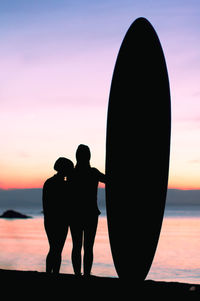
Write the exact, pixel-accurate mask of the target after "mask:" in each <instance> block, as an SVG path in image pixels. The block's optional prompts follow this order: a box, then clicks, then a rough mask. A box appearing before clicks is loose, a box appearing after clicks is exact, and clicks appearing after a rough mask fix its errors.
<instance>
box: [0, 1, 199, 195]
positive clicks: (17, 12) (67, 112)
mask: <svg viewBox="0 0 200 301" xmlns="http://www.w3.org/2000/svg"><path fill="white" fill-rule="evenodd" d="M141 16H143V17H146V18H147V19H148V20H149V21H150V22H151V23H152V25H153V26H154V28H155V30H156V31H157V34H158V36H159V38H160V41H161V44H162V46H163V50H164V53H165V58H166V62H167V66H168V73H169V79H170V87H171V100H172V140H171V160H170V177H169V187H171V188H180V189H200V1H199V0H196V1H194V0H190V1H184V0H164V1H162V0H154V1H150V0H149V1H148V0H139V1H133V0H132V1H129V0H119V1H118V0H101V1H89V0H86V1H84V0H69V1H67V0H34V1H27V0H1V1H0V45H1V46H0V66H1V68H0V129H1V130H0V140H1V147H0V188H6V189H7V188H31V187H42V185H43V182H44V180H45V179H46V178H48V177H50V176H51V175H52V174H54V170H53V164H54V162H55V160H56V159H57V158H58V157H59V156H65V157H68V158H70V159H71V160H72V161H73V162H74V163H75V151H76V148H77V146H78V144H80V143H84V144H88V145H89V146H90V148H91V152H92V159H91V165H93V166H95V167H97V168H98V169H99V170H101V171H102V172H104V171H105V137H106V114H107V104H108V97H109V89H110V83H111V78H112V73H113V68H114V64H115V61H116V57H117V53H118V50H119V47H120V45H121V42H122V39H123V37H124V35H125V33H126V31H127V29H128V28H129V26H130V25H131V23H132V22H133V21H134V20H135V19H136V18H138V17H141Z"/></svg>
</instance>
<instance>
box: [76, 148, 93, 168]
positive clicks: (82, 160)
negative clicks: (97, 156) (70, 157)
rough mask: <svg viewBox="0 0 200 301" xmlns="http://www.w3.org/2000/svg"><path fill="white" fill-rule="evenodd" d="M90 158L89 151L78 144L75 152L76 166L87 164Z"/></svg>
mask: <svg viewBox="0 0 200 301" xmlns="http://www.w3.org/2000/svg"><path fill="white" fill-rule="evenodd" d="M90 158H91V153H90V149H89V147H88V146H87V145H84V144H80V145H79V146H78V148H77V150H76V160H77V164H84V165H85V164H89V162H90Z"/></svg>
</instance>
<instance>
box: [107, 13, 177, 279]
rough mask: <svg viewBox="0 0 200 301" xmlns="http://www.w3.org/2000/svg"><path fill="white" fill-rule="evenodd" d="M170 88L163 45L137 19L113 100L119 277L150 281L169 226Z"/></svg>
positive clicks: (111, 161)
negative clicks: (163, 229) (163, 233)
mask: <svg viewBox="0 0 200 301" xmlns="http://www.w3.org/2000/svg"><path fill="white" fill-rule="evenodd" d="M170 132H171V107H170V88H169V79H168V72H167V66H166V62H165V57H164V53H163V50H162V47H161V44H160V41H159V38H158V36H157V34H156V32H155V30H154V28H153V27H152V25H151V24H150V22H149V21H148V20H146V19H145V18H138V19H136V20H135V21H134V22H133V23H132V25H131V26H130V28H129V29H128V31H127V33H126V35H125V37H124V40H123V42H122V45H121V47H120V50H119V53H118V56H117V60H116V64H115V68H114V72H113V77H112V82H111V88H110V95H109V103H108V112H107V135H106V175H107V179H108V180H107V183H106V208H107V220H108V231H109V239H110V245H111V251H112V256H113V261H114V265H115V268H116V271H117V273H118V276H119V278H127V279H135V280H141V281H142V280H144V279H145V278H146V276H147V274H148V272H149V269H150V267H151V264H152V261H153V258H154V255H155V251H156V248H157V244H158V240H159V235H160V230H161V226H162V220H163V214H164V208H165V200H166V193H167V185H168V171H169V156H170Z"/></svg>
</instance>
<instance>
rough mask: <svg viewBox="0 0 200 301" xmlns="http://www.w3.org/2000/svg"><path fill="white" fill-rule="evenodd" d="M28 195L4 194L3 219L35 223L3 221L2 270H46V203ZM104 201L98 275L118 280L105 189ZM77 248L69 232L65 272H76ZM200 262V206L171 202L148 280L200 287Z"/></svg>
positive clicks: (0, 197)
mask: <svg viewBox="0 0 200 301" xmlns="http://www.w3.org/2000/svg"><path fill="white" fill-rule="evenodd" d="M28 193H29V194H30V191H28V190H26V191H25V197H24V199H23V195H24V194H22V191H21V197H20V192H19V191H18V194H16V191H12V193H10V195H12V197H10V196H8V195H7V196H6V194H5V191H3V192H2V194H1V191H0V214H1V213H2V212H3V211H5V210H7V209H14V210H18V211H19V212H21V213H25V214H28V215H31V216H32V218H31V219H3V218H1V219H0V268H1V269H12V270H16V269H18V270H31V271H42V272H43V271H45V259H46V255H47V252H48V241H47V238H46V233H45V231H44V226H43V214H42V212H41V210H42V207H41V200H39V199H37V201H35V202H34V201H31V202H30V201H27V200H26V198H27V195H28ZM34 193H36V194H37V197H38V196H41V191H40V190H37V191H35V190H34V192H33V191H32V194H34ZM3 194H4V195H3ZM8 194H9V193H8ZM34 197H36V196H34ZM34 197H33V199H34ZM98 197H99V208H100V210H101V212H102V213H101V215H100V218H99V224H98V229H97V235H96V239H95V246H94V263H93V268H92V274H94V275H97V276H110V277H117V274H116V271H115V268H114V264H113V261H112V255H111V250H110V244H109V238H108V229H107V219H106V211H105V193H104V190H103V189H101V190H99V194H98ZM15 198H16V199H15ZM19 199H20V200H21V201H19ZM30 199H31V196H30V195H29V200H30ZM17 200H18V201H17ZM168 203H169V204H168ZM71 249H72V240H71V234H70V231H69V233H68V236H67V240H66V243H65V247H64V249H63V253H62V266H61V272H62V273H73V269H72V265H71ZM199 263H200V204H198V202H193V203H192V204H190V205H188V204H186V202H184V204H182V205H181V204H180V203H178V205H177V204H174V205H172V204H171V202H170V201H169V202H167V205H166V209H165V215H164V219H163V225H162V229H161V234H160V239H159V243H158V247H157V250H156V254H155V257H154V260H153V263H152V266H151V269H150V271H149V273H148V275H147V279H152V280H158V281H178V282H185V283H198V284H200V266H199Z"/></svg>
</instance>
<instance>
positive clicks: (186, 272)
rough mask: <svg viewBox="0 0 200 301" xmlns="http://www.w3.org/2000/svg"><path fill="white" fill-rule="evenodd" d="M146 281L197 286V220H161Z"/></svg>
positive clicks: (199, 242)
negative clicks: (155, 248)
mask: <svg viewBox="0 0 200 301" xmlns="http://www.w3.org/2000/svg"><path fill="white" fill-rule="evenodd" d="M147 278H148V279H154V280H166V281H179V282H189V283H200V217H175V216H174V217H165V219H164V221H163V227H162V231H161V235H160V240H159V244H158V248H157V251H156V255H155V258H154V261H153V264H152V267H151V270H150V272H149V274H148V277H147Z"/></svg>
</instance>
